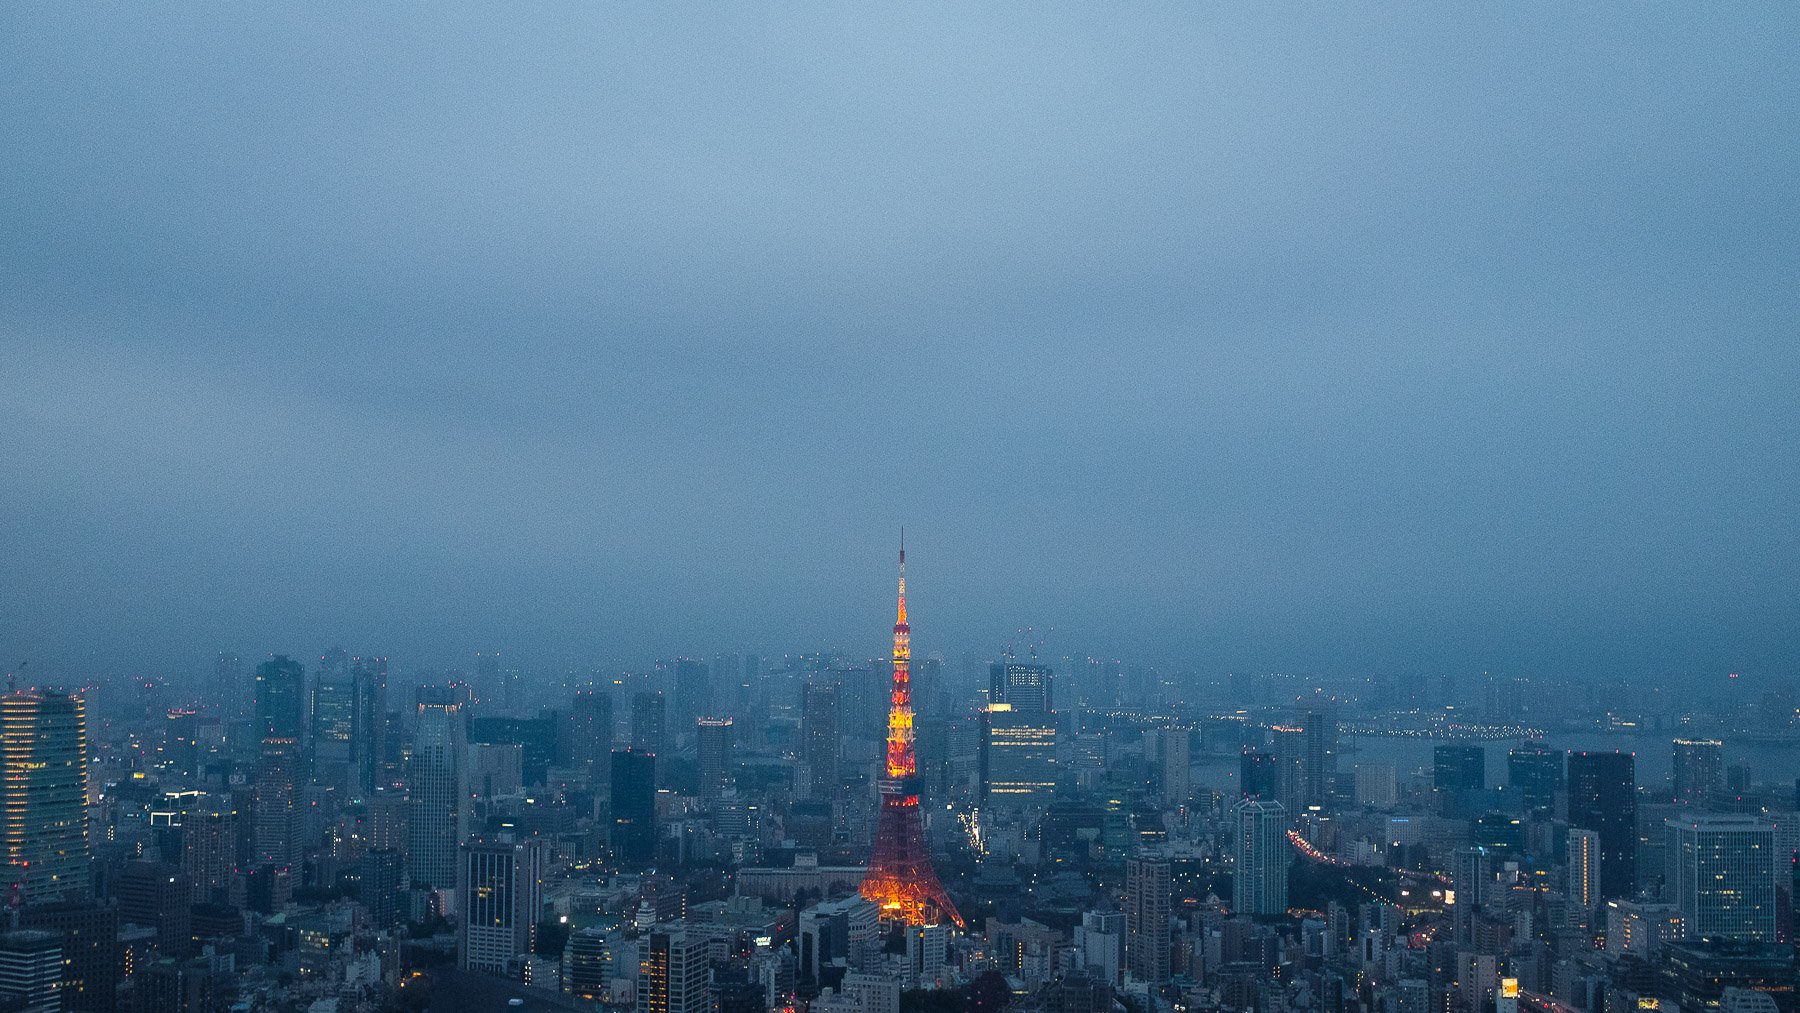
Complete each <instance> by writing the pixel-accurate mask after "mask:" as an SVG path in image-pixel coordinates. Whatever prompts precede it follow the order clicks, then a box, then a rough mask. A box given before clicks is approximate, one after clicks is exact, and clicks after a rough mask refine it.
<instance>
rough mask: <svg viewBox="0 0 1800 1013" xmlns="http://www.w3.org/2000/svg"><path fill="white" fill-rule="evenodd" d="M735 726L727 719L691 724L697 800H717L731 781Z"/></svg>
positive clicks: (707, 720) (712, 719) (701, 719)
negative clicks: (698, 788) (697, 769)
mask: <svg viewBox="0 0 1800 1013" xmlns="http://www.w3.org/2000/svg"><path fill="white" fill-rule="evenodd" d="M736 731H737V729H736V727H735V724H734V723H733V721H732V720H731V719H730V718H700V719H699V720H698V721H697V722H696V723H695V728H694V741H695V753H696V755H697V758H698V761H699V766H700V797H701V798H703V799H705V800H706V801H707V802H709V803H711V802H716V801H718V798H719V795H720V794H721V793H723V792H724V791H725V789H726V788H728V787H730V786H731V783H732V781H733V780H734V779H735V771H734V769H733V765H734V764H735V763H736V748H737V746H736V742H735V741H734V738H735V735H736Z"/></svg>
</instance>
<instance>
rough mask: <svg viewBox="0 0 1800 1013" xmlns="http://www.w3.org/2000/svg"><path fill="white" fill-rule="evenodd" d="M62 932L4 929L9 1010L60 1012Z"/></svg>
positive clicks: (3, 984) (0, 986)
mask: <svg viewBox="0 0 1800 1013" xmlns="http://www.w3.org/2000/svg"><path fill="white" fill-rule="evenodd" d="M62 965H63V953H62V936H61V935H60V934H59V933H56V932H44V931H40V930H37V929H13V930H11V931H8V932H0V996H4V997H6V999H7V1001H8V1003H9V1004H8V1005H7V1007H6V1009H7V1010H8V1013H58V1011H59V1010H61V1009H62V1008H63V1004H62V973H63V966H62Z"/></svg>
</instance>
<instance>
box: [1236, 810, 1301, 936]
mask: <svg viewBox="0 0 1800 1013" xmlns="http://www.w3.org/2000/svg"><path fill="white" fill-rule="evenodd" d="M1287 830H1288V812H1287V808H1286V807H1285V806H1283V805H1282V804H1281V803H1279V802H1265V801H1259V800H1256V799H1251V800H1249V801H1246V802H1243V803H1241V804H1240V805H1239V806H1238V811H1237V823H1236V826H1235V828H1234V831H1235V832H1234V833H1233V835H1232V859H1233V863H1234V866H1235V868H1234V871H1233V873H1232V910H1234V911H1238V912H1241V913H1243V914H1253V915H1278V914H1286V913H1287V908H1288V895H1287V894H1288V866H1289V865H1290V864H1292V858H1293V856H1292V853H1291V851H1290V850H1289V845H1288V836H1287Z"/></svg>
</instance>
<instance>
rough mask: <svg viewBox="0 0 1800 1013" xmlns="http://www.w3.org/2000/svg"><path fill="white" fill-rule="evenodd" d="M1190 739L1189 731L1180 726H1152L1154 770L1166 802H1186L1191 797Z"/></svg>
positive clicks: (1192, 792) (1175, 803)
mask: <svg viewBox="0 0 1800 1013" xmlns="http://www.w3.org/2000/svg"><path fill="white" fill-rule="evenodd" d="M1192 742H1193V732H1192V730H1191V729H1188V728H1186V727H1184V726H1181V725H1167V726H1164V727H1162V728H1158V729H1157V730H1156V770H1157V775H1158V777H1159V779H1160V784H1161V786H1162V801H1163V804H1164V805H1166V806H1182V805H1187V804H1188V802H1189V801H1190V800H1191V799H1192V798H1193V795H1194V785H1193V770H1192V768H1191V766H1190V764H1191V762H1192V757H1191V756H1190V752H1191V744H1192Z"/></svg>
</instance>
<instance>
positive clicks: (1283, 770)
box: [1269, 725, 1307, 811]
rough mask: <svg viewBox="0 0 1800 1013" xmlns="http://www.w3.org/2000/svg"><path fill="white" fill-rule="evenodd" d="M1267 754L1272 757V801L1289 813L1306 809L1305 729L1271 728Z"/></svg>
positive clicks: (1292, 727) (1293, 727)
mask: <svg viewBox="0 0 1800 1013" xmlns="http://www.w3.org/2000/svg"><path fill="white" fill-rule="evenodd" d="M1269 751H1270V752H1271V753H1272V754H1273V755H1274V757H1275V777H1276V781H1275V800H1276V801H1278V802H1280V803H1281V804H1282V805H1284V806H1286V807H1288V809H1289V811H1299V810H1301V809H1304V808H1306V796H1307V787H1306V729H1304V728H1302V727H1300V726H1299V725H1271V726H1270V727H1269Z"/></svg>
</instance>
